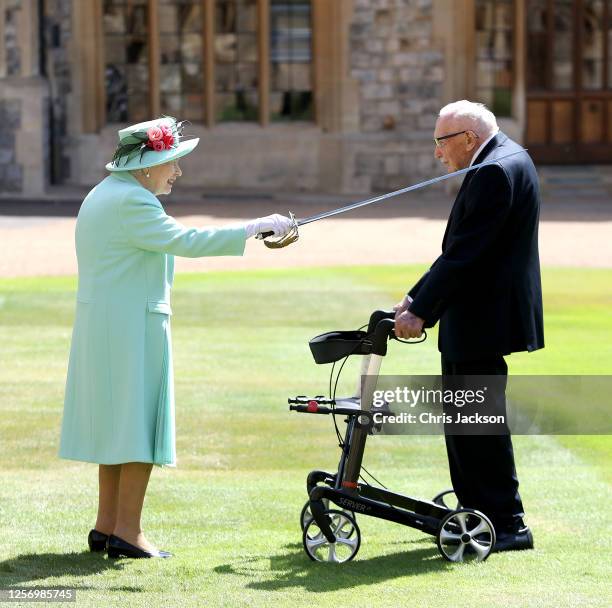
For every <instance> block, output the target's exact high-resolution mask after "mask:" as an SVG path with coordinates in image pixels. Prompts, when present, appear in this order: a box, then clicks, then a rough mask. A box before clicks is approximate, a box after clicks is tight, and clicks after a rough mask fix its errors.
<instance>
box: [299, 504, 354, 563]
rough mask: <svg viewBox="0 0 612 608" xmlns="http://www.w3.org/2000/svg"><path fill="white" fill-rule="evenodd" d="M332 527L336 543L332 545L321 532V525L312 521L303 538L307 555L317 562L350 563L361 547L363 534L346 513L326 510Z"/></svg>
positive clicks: (305, 529) (307, 526)
mask: <svg viewBox="0 0 612 608" xmlns="http://www.w3.org/2000/svg"><path fill="white" fill-rule="evenodd" d="M325 515H326V516H327V517H329V519H330V526H331V529H332V532H333V534H334V536H335V538H336V542H333V543H330V542H329V541H328V540H327V538H325V535H324V534H323V532H322V531H321V528H320V527H319V524H317V522H316V521H315V520H314V519H311V520H310V521H309V522H308V524H307V525H306V527H305V528H304V533H303V536H302V541H303V543H304V550H305V551H306V555H308V557H309V558H310V559H311V560H312V561H315V562H336V563H342V562H348V561H350V560H352V559H353V558H354V557H355V555H357V551H359V547H360V546H361V532H360V531H359V526H358V525H357V522H356V521H355V520H354V519H353V518H352V517H351V516H350V515H349V514H348V513H347V512H346V511H338V510H336V509H326V510H325Z"/></svg>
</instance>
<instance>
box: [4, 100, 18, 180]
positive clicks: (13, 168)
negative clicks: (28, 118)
mask: <svg viewBox="0 0 612 608" xmlns="http://www.w3.org/2000/svg"><path fill="white" fill-rule="evenodd" d="M20 127H21V103H20V101H19V100H18V99H0V141H1V142H2V147H0V191H4V192H21V191H22V189H23V171H22V168H21V165H20V164H19V163H18V162H17V158H16V155H15V147H16V134H17V131H18V130H19V128H20Z"/></svg>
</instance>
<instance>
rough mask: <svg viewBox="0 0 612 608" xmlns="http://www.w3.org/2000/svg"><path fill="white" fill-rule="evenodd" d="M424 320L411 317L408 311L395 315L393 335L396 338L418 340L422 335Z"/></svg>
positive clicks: (414, 316)
mask: <svg viewBox="0 0 612 608" xmlns="http://www.w3.org/2000/svg"><path fill="white" fill-rule="evenodd" d="M424 324H425V320H424V319H421V317H417V316H416V315H413V314H412V313H411V312H410V311H409V310H404V311H403V312H401V313H400V314H396V315H395V335H396V336H397V337H398V338H403V339H404V340H407V339H408V338H420V337H421V334H422V333H423V325H424Z"/></svg>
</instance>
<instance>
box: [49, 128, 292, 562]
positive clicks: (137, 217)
mask: <svg viewBox="0 0 612 608" xmlns="http://www.w3.org/2000/svg"><path fill="white" fill-rule="evenodd" d="M181 131H182V125H181V124H180V123H177V122H176V120H175V119H173V118H170V117H164V118H160V119H157V120H153V121H149V122H145V123H139V124H137V125H133V126H131V127H127V128H125V129H122V130H121V131H119V146H118V147H117V150H116V152H115V155H114V157H113V160H112V161H111V162H110V163H108V164H107V165H106V168H107V169H108V170H109V171H110V175H109V176H107V177H106V178H105V179H104V180H103V181H102V182H101V183H100V184H98V185H97V186H96V187H95V188H94V189H93V190H92V191H91V192H90V193H89V194H88V195H87V197H86V198H85V200H84V201H83V204H82V206H81V209H80V211H79V214H78V218H77V223H76V253H77V258H78V265H79V286H78V292H77V304H76V317H75V323H74V331H73V335H72V345H71V349H70V361H69V366H68V378H67V381H66V395H65V401H64V416H63V421H62V433H61V444H60V451H59V455H60V457H62V458H68V459H72V460H80V461H85V462H95V463H98V464H99V465H100V466H99V504H98V516H97V520H96V524H95V528H94V529H93V530H91V531H90V533H89V537H88V543H89V547H90V549H91V551H103V550H104V549H106V550H107V551H108V555H109V557H119V556H125V557H169V556H170V553H168V552H165V551H159V550H158V549H157V548H156V547H155V546H154V545H152V544H151V543H150V542H149V541H148V540H147V539H146V538H145V536H144V534H143V531H142V529H141V527H140V517H141V512H142V506H143V502H144V497H145V492H146V489H147V484H148V481H149V476H150V473H151V469H152V467H153V465H154V464H156V465H168V466H175V436H174V435H175V431H174V390H173V379H172V349H171V337H170V319H169V317H170V315H171V314H172V311H171V308H170V289H171V286H172V281H173V277H174V256H175V255H179V256H184V257H201V256H217V255H242V254H243V252H244V247H245V241H246V239H247V238H249V237H251V236H254V235H257V234H259V233H262V232H272V233H274V235H275V236H283V235H285V234H286V233H287V232H288V231H289V230H290V228H291V220H290V219H289V218H286V217H283V216H281V215H276V214H275V215H271V216H267V217H263V218H258V219H255V220H253V221H250V222H246V223H244V224H237V225H232V226H225V227H222V228H186V227H185V226H183V225H181V224H180V223H179V222H177V221H176V220H175V219H174V218H172V217H170V216H169V215H167V214H166V213H165V211H164V209H163V207H162V205H161V203H160V202H159V200H158V198H157V196H159V195H161V194H169V193H170V192H171V190H172V186H173V184H174V182H175V181H176V179H177V178H179V177H180V176H181V175H182V171H181V169H180V168H179V159H180V158H181V157H183V156H185V155H186V154H189V153H190V152H192V151H193V149H194V148H195V147H196V146H197V144H198V141H199V140H198V139H191V140H186V141H184V140H183V141H182V140H181Z"/></svg>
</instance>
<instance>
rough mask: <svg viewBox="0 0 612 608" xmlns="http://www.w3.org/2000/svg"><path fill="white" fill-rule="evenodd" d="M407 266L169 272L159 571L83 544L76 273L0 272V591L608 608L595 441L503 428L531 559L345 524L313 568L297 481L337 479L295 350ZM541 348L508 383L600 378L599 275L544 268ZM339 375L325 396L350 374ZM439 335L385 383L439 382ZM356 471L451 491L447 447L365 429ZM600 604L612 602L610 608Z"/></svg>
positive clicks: (518, 361)
mask: <svg viewBox="0 0 612 608" xmlns="http://www.w3.org/2000/svg"><path fill="white" fill-rule="evenodd" d="M421 271H422V268H421V267H403V266H402V267H399V266H387V267H378V268H342V269H300V270H291V271H265V272H263V271H262V272H249V273H246V272H244V273H243V272H232V273H210V274H205V275H204V274H198V275H184V276H178V277H177V281H176V285H175V289H174V295H173V310H174V317H173V319H172V323H173V339H174V366H175V376H176V396H177V452H178V468H176V469H170V468H164V469H160V468H155V470H154V472H153V475H152V479H151V483H150V486H149V493H148V495H147V501H146V503H145V513H144V521H143V525H144V528H145V531H146V533H147V535H148V536H149V538H150V539H151V540H152V541H153V542H154V543H156V544H157V545H158V546H159V547H160V548H163V549H168V550H170V551H172V552H174V553H175V557H174V558H173V559H171V560H134V561H130V560H119V561H109V560H108V559H106V558H104V557H102V556H100V555H94V554H90V553H88V552H87V551H86V548H87V547H86V535H87V532H88V531H89V529H90V528H91V527H92V525H93V523H94V521H95V513H96V498H97V496H96V490H97V485H96V483H97V468H96V466H95V465H92V464H85V463H78V462H71V461H65V460H60V459H58V458H57V447H58V439H59V428H60V420H61V412H62V399H63V389H64V379H65V373H66V364H67V358H68V350H69V343H70V333H71V327H72V319H73V313H74V290H75V285H76V281H75V279H72V278H43V279H11V280H8V279H6V280H0V589H3V588H7V587H19V586H36V587H68V588H73V587H74V588H76V589H77V602H78V604H79V605H91V606H99V605H102V604H105V605H111V606H120V605H121V606H130V607H131V606H149V605H163V606H282V607H284V606H337V605H347V604H348V605H353V606H364V607H365V606H368V607H369V606H398V605H405V606H435V607H436V608H437V607H444V606H449V607H450V606H453V607H455V606H479V607H482V606H487V607H489V606H495V607H497V606H499V607H502V606H503V607H506V606H517V607H523V606H555V607H557V606H578V605H580V606H603V605H607V604H608V602H609V598H610V596H611V593H612V589H611V586H610V583H609V579H610V569H611V565H612V559H611V557H610V556H611V554H612V543H611V541H610V534H611V532H612V529H611V526H610V521H611V519H612V507H611V505H612V495H611V492H610V483H611V482H612V477H611V475H610V470H611V467H610V465H611V463H612V454H611V449H610V445H611V443H612V442H611V441H610V437H609V436H587V437H583V436H573V437H550V436H517V437H515V438H514V444H515V452H516V457H517V468H518V472H519V478H520V480H521V492H522V496H523V501H524V504H525V507H526V510H527V521H528V523H529V524H530V526H531V527H532V529H533V531H534V537H535V542H536V550H535V551H530V552H522V553H507V554H498V555H492V556H491V557H490V558H489V560H487V561H486V562H484V563H481V564H450V563H448V562H445V561H444V560H443V559H442V558H441V557H440V556H439V554H438V552H437V549H436V547H435V544H434V542H433V540H432V538H431V537H428V536H426V535H424V534H422V533H419V532H417V531H415V530H412V529H410V528H405V527H402V526H399V525H397V524H392V523H387V522H383V521H381V520H377V519H372V518H367V517H360V518H358V521H359V525H360V527H361V532H362V545H361V549H360V551H359V554H358V555H357V557H356V559H355V560H354V561H353V562H350V563H346V564H339V565H337V564H319V563H313V562H311V561H309V560H308V558H307V557H306V555H305V553H304V551H303V549H302V545H301V533H300V530H299V525H298V516H299V512H300V509H301V507H302V505H303V503H304V501H305V500H306V491H305V479H306V475H307V473H308V472H309V471H310V470H311V469H315V468H317V469H319V468H321V469H325V470H329V471H334V470H335V467H336V464H337V458H338V449H337V447H336V441H335V436H334V434H333V427H332V424H331V419H329V418H328V417H324V416H305V415H300V414H295V413H290V412H289V411H288V409H287V405H286V398H287V397H288V396H290V395H296V394H300V393H302V394H303V393H309V394H316V393H322V392H325V391H326V389H327V379H328V373H329V368H328V366H317V365H315V363H314V362H313V361H312V358H311V356H310V352H309V349H308V344H307V342H308V339H309V338H311V337H313V336H314V335H316V334H318V333H321V332H323V331H327V330H331V329H354V328H356V327H358V326H359V325H362V324H363V323H365V322H366V321H367V318H368V316H369V313H370V312H371V311H372V310H374V309H375V308H381V307H382V308H384V307H389V306H391V305H392V304H394V303H395V302H396V301H397V300H398V299H399V298H400V296H401V295H402V292H403V291H404V288H405V287H407V286H410V285H411V284H412V283H413V282H414V281H415V280H416V278H417V277H418V276H419V275H420V272H421ZM543 280H544V289H545V308H546V319H545V320H546V345H547V347H546V349H544V350H543V351H539V352H536V353H532V354H526V353H525V354H523V353H521V354H517V355H513V356H511V357H510V358H509V366H510V373H511V374H553V373H557V374H608V373H609V372H610V368H611V365H612V315H610V310H611V308H612V270H568V269H546V270H545V271H544V273H543ZM356 369H357V367H356V362H355V363H351V364H347V366H346V368H345V373H344V375H343V379H342V380H341V383H340V384H341V386H340V389H339V392H340V393H342V394H346V393H348V392H351V389H352V388H353V386H354V383H355V382H356ZM438 369H439V353H438V352H437V348H436V332H435V331H432V333H431V336H430V339H429V340H428V341H427V342H426V343H424V344H421V345H418V346H403V345H400V344H392V345H391V346H390V348H389V355H388V357H387V358H386V359H385V362H384V366H383V370H382V371H383V372H384V373H396V374H400V373H432V374H433V373H437V372H438ZM365 465H366V467H367V468H368V470H370V471H371V472H372V473H373V474H374V475H376V476H377V477H378V478H379V479H380V480H381V481H382V482H383V483H385V485H387V486H388V487H390V488H391V489H393V490H395V491H398V492H403V493H406V494H410V495H413V496H422V497H425V498H431V497H432V496H433V495H434V494H436V493H437V492H438V491H440V490H441V489H444V488H446V487H448V486H449V478H448V470H447V463H446V453H445V449H444V441H443V438H442V437H438V436H426V437H397V436H396V437H374V438H372V439H371V441H370V442H369V443H368V447H367V450H366V457H365ZM606 597H608V600H605V598H606Z"/></svg>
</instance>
